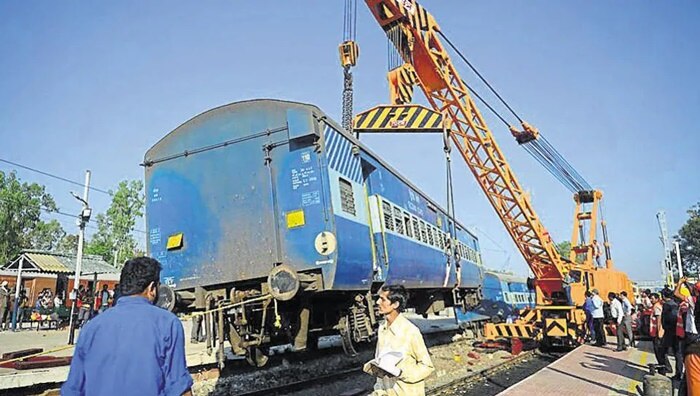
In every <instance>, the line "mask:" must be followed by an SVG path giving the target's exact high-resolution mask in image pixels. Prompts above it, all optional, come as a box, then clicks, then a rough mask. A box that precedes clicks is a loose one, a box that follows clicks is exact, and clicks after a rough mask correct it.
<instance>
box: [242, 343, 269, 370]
mask: <svg viewBox="0 0 700 396" xmlns="http://www.w3.org/2000/svg"><path fill="white" fill-rule="evenodd" d="M245 360H246V361H247V362H248V364H250V365H251V366H253V367H263V366H265V365H266V364H267V362H268V361H269V360H270V358H269V357H268V356H267V354H266V353H265V351H264V350H263V349H262V348H258V347H248V348H246V352H245Z"/></svg>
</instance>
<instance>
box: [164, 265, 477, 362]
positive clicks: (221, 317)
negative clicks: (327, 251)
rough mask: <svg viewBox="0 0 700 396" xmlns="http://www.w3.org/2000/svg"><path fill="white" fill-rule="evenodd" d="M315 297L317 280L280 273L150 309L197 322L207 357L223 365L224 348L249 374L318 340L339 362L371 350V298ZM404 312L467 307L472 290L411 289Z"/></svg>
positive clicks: (169, 297)
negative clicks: (273, 351) (338, 348)
mask: <svg viewBox="0 0 700 396" xmlns="http://www.w3.org/2000/svg"><path fill="white" fill-rule="evenodd" d="M380 286H381V284H375V285H373V287H372V289H371V290H367V291H335V290H324V289H323V278H322V275H321V273H296V272H295V271H294V270H292V269H291V268H288V267H287V266H284V265H280V266H278V267H275V269H274V270H273V271H272V272H271V273H270V275H269V276H268V278H267V279H266V280H265V279H260V280H258V281H257V282H248V283H240V284H232V285H215V286H212V287H196V288H195V289H190V290H181V291H175V290H173V289H172V288H170V287H168V286H165V285H162V286H161V288H160V290H159V293H160V294H159V300H158V305H159V306H161V307H163V308H165V309H168V310H170V311H172V312H180V313H190V314H192V315H193V317H194V316H198V315H199V316H202V317H203V320H202V326H203V327H204V333H205V334H206V340H205V343H206V347H207V352H208V353H210V354H211V353H214V352H215V353H216V354H217V361H218V363H219V366H220V367H222V368H223V366H224V364H225V354H224V343H225V341H229V342H230V344H231V350H232V352H233V353H234V354H236V355H239V356H245V357H246V360H247V361H248V362H249V363H250V364H251V365H253V366H256V367H262V366H264V365H265V364H266V363H267V361H268V348H269V347H270V346H274V345H284V344H291V345H292V350H294V351H304V350H308V349H313V348H316V347H317V345H318V338H319V337H321V336H325V335H340V337H341V340H342V345H343V349H344V351H345V353H346V354H348V355H351V356H354V355H356V354H357V350H356V345H358V344H359V343H363V342H371V341H372V340H373V339H374V337H375V335H376V330H377V327H378V323H379V320H380V319H381V318H380V317H379V315H378V313H377V312H376V310H375V309H376V307H375V299H374V293H376V292H377V290H378V289H379V287H380ZM409 293H410V299H409V303H408V306H409V307H411V308H414V309H415V310H416V313H418V314H423V315H424V316H427V315H428V314H431V313H433V314H437V313H438V312H440V311H441V310H443V309H445V308H447V307H450V306H453V305H460V306H463V307H464V308H467V309H469V308H471V307H474V306H475V305H476V304H477V303H478V301H479V300H480V297H479V294H480V290H479V289H457V288H454V289H413V290H409Z"/></svg>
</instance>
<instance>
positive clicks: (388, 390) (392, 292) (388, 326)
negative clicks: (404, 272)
mask: <svg viewBox="0 0 700 396" xmlns="http://www.w3.org/2000/svg"><path fill="white" fill-rule="evenodd" d="M407 301H408V296H407V294H406V289H405V288H404V287H403V286H401V285H398V286H387V285H385V286H382V288H381V289H379V298H378V299H377V306H378V307H379V312H380V313H381V314H382V315H383V316H384V319H385V320H386V321H385V322H384V323H383V324H381V325H380V326H379V337H378V339H377V349H376V354H375V356H376V357H379V356H381V355H382V354H384V353H386V352H396V353H400V354H401V355H402V358H401V360H400V361H399V362H398V363H397V364H396V368H398V369H399V374H398V376H388V375H385V373H382V372H379V371H378V369H377V368H376V367H375V366H372V365H371V364H370V362H368V363H366V364H365V365H364V367H363V370H364V371H365V372H366V373H368V374H371V375H374V376H376V377H377V382H376V383H375V385H374V392H372V396H380V395H381V396H384V395H392V396H394V395H395V396H404V395H405V396H409V395H410V396H421V395H425V379H426V378H428V376H429V375H430V374H431V373H432V372H433V371H434V370H435V368H434V367H433V362H432V360H430V355H429V354H428V348H426V347H425V342H424V341H423V335H422V334H421V333H420V330H419V329H418V327H416V325H414V324H413V323H411V322H409V321H408V319H406V318H405V317H404V316H403V315H402V314H401V312H402V311H403V310H404V309H405V308H406V302H407Z"/></svg>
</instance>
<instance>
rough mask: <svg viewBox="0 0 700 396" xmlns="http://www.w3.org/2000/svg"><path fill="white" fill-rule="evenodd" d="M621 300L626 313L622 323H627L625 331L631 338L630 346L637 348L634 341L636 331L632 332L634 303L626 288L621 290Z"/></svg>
mask: <svg viewBox="0 0 700 396" xmlns="http://www.w3.org/2000/svg"><path fill="white" fill-rule="evenodd" d="M620 302H621V303H622V311H623V312H624V314H625V318H624V319H623V322H622V323H623V324H624V325H625V332H626V333H627V337H628V338H629V339H630V346H631V347H632V348H635V347H636V344H635V342H634V333H633V332H632V303H631V302H630V300H629V299H628V298H627V292H626V291H624V290H623V291H621V292H620Z"/></svg>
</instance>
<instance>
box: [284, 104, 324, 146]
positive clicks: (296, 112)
mask: <svg viewBox="0 0 700 396" xmlns="http://www.w3.org/2000/svg"><path fill="white" fill-rule="evenodd" d="M287 129H288V130H289V140H296V139H299V138H305V137H308V136H312V135H315V136H318V122H316V121H315V120H314V117H313V113H312V112H311V109H309V108H305V109H299V108H291V109H288V110H287Z"/></svg>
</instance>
